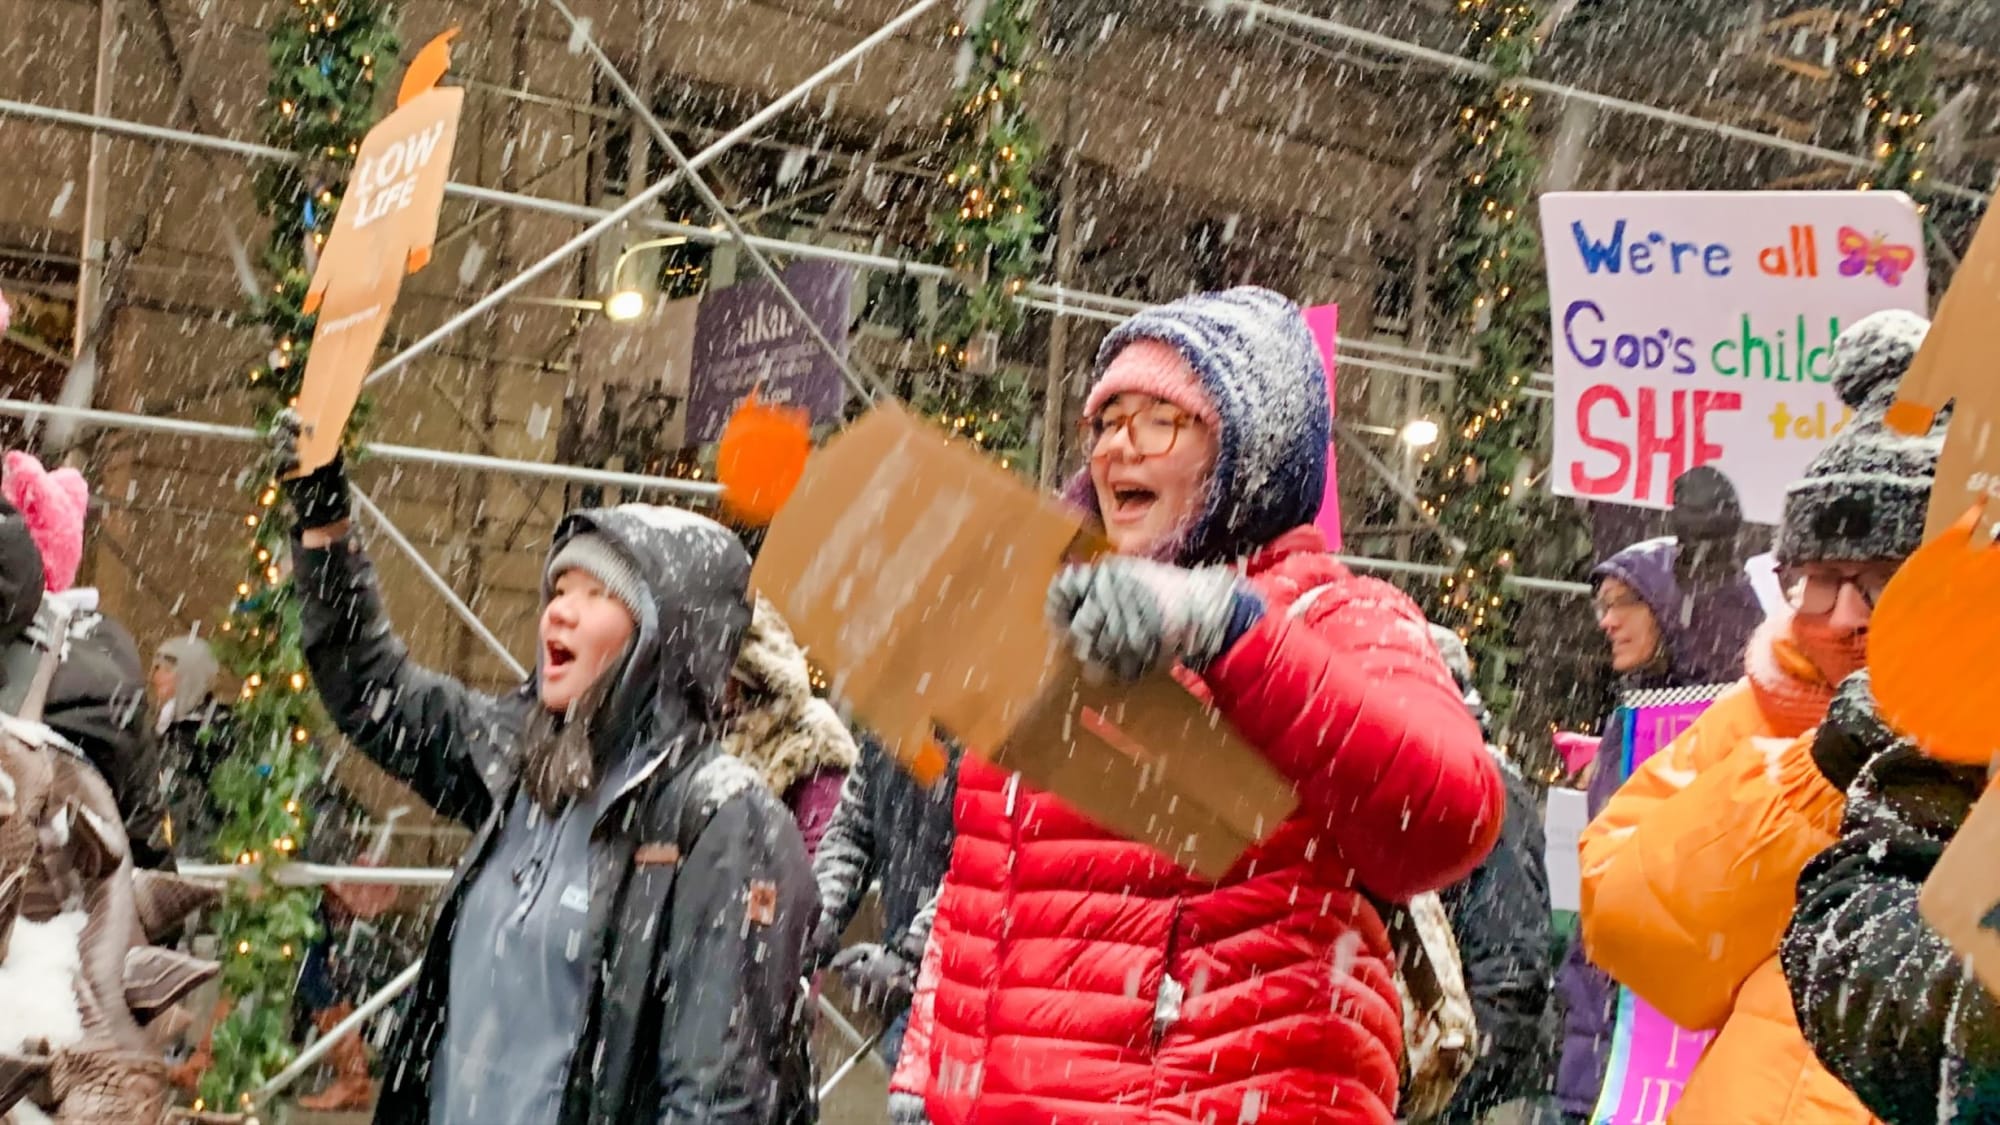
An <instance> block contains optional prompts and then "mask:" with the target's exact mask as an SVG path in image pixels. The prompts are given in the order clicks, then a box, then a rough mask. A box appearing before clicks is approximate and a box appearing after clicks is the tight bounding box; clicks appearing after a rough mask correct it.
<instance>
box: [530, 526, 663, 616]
mask: <svg viewBox="0 0 2000 1125" xmlns="http://www.w3.org/2000/svg"><path fill="white" fill-rule="evenodd" d="M572 570H581V571H583V572H584V573H586V574H588V575H590V576H591V577H592V578H595V579H597V580H598V581H599V582H602V583H604V588H605V590H606V591H608V592H609V593H610V594H611V596H612V597H614V598H617V599H618V600H619V601H621V602H623V603H624V604H625V608H626V610H627V611H629V612H630V613H631V614H632V620H634V621H643V620H644V619H645V615H646V608H647V607H648V606H650V605H652V598H651V597H649V596H648V595H647V593H646V583H645V581H644V580H643V579H641V578H640V577H639V568H638V567H636V566H633V565H632V560H630V559H628V558H626V557H625V552H623V551H621V550H619V549H618V546H617V545H616V544H614V543H613V542H612V541H611V540H610V539H608V538H606V537H605V536H603V535H599V534H597V533H596V532H592V531H586V532H584V533H582V534H580V535H574V536H571V537H570V539H569V541H568V542H566V543H564V544H563V545H562V549H561V550H559V551H557V552H556V553H555V557H554V558H552V559H550V560H549V569H548V571H547V572H546V573H545V575H544V577H543V579H542V601H543V602H544V603H546V602H547V601H548V600H549V598H550V597H551V596H552V595H553V594H554V593H555V588H556V579H558V578H561V577H562V576H563V574H564V573H565V572H567V571H572Z"/></svg>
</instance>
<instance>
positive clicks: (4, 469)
mask: <svg viewBox="0 0 2000 1125" xmlns="http://www.w3.org/2000/svg"><path fill="white" fill-rule="evenodd" d="M89 504H90V486H89V485H88V484H87V483H85V481H84V479H83V475H82V474H81V473H79V472H77V471H76V470H75V469H57V470H55V471H53V472H51V471H49V470H48V469H46V468H44V467H43V466H42V463H41V462H40V461H37V460H36V459H35V458H34V457H33V456H32V455H30V454H27V453H23V452H21V451H19V450H13V451H10V452H9V453H7V454H6V456H5V457H0V566H4V567H5V568H6V572H5V574H4V575H0V711H4V712H7V713H8V714H13V713H15V711H16V710H17V708H19V706H20V703H21V699H22V698H23V697H24V696H25V695H26V692H27V686H28V681H29V680H31V679H32V678H33V676H32V672H33V668H34V666H35V664H36V663H37V662H38V661H39V657H38V655H37V654H36V651H35V644H34V642H33V641H31V640H30V639H29V633H30V632H31V629H30V627H31V626H32V625H33V624H34V622H35V620H36V617H37V615H38V614H40V613H41V611H42V608H43V603H44V601H45V600H50V599H61V600H62V601H63V602H64V603H66V605H67V607H68V608H69V610H70V613H71V617H70V631H69V650H68V654H67V655H66V656H65V657H64V659H63V662H62V663H61V664H60V665H58V666H57V668H56V674H55V679H54V680H53V681H52V682H51V683H50V684H49V696H48V701H47V703H46V705H45V707H44V711H43V716H42V717H43V721H45V722H46V723H48V725H49V726H50V727H51V728H53V729H54V730H55V731H56V733H58V734H60V735H62V736H63V737H64V738H66V739H68V740H69V741H70V742H71V743H72V744H73V745H75V746H76V748H77V749H79V750H81V751H83V753H84V756H85V757H87V758H89V759H90V761H91V764H92V765H94V766H96V767H97V771H98V772H99V773H101V774H103V775H104V780H105V782H106V783H107V784H109V785H110V786H111V795H112V796H113V797H114V798H115V799H116V800H117V802H118V808H119V810H120V811H122V812H123V813H124V814H125V832H126V835H127V836H128V837H129V838H130V840H131V842H132V857H133V860H134V861H135V862H136V863H137V864H138V865H139V866H141V867H158V866H165V865H166V864H167V863H168V862H169V861H170V857H169V856H168V853H167V850H166V839H165V836H164V834H163V832H162V820H163V816H162V809H163V804H162V800H161V796H160V788H159V759H158V753H157V750H156V748H155V747H154V744H153V738H152V732H151V730H150V729H149V725H148V723H147V722H146V706H145V703H146V676H145V669H144V666H143V665H142V664H141V663H140V660H139V646H138V645H137V644H136V643H135V642H134V641H133V639H132V634H131V633H130V632H129V631H128V630H127V629H126V628H125V627H124V626H123V625H121V624H119V623H118V622H117V621H115V620H113V619H111V618H109V617H106V616H104V615H103V614H101V613H99V612H98V609H97V591H96V590H93V589H88V588H81V589H79V588H77V587H76V576H77V570H78V568H79V567H80V566H81V564H82V562H83V524H84V517H85V515H86V513H87V512H88V510H89Z"/></svg>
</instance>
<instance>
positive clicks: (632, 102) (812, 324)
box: [548, 0, 936, 402]
mask: <svg viewBox="0 0 2000 1125" xmlns="http://www.w3.org/2000/svg"><path fill="white" fill-rule="evenodd" d="M548 3H549V6H550V7H552V8H554V9H555V10H556V11H557V12H559V13H560V14H561V15H562V17H563V19H565V20H568V21H569V26H570V36H571V42H573V43H581V44H582V45H583V47H584V49H585V50H587V51H589V52H590V57H591V59H592V60H593V61H594V62H596V63H597V69H599V70H601V71H603V72H604V76H605V77H607V78H609V79H610V80H611V84H612V85H613V86H615V87H617V89H618V94H619V96H620V97H622V98H624V99H625V104H626V105H627V106H628V107H630V108H631V110H632V112H633V113H635V114H637V115H638V117H639V120H640V122H641V123H643V124H644V125H645V126H646V128H647V130H648V131H650V132H651V133H652V134H653V143H654V144H657V145H659V146H660V151H662V152H664V153H666V154H667V157H668V159H670V160H672V161H673V162H674V164H675V165H676V168H677V171H678V172H679V174H680V175H682V176H685V177H686V178H687V182H688V186H689V187H691V188H693V189H694V190H695V194H697V195H699V196H701V201H702V202H703V203H705V204H707V205H708V209H709V210H710V211H712V212H714V214H715V217H716V218H717V219H720V220H721V221H722V225H723V226H724V227H727V228H728V230H729V235H730V237H731V238H733V239H735V240H736V244H737V245H738V246H741V247H742V248H743V252H744V253H745V254H748V255H750V261H751V262H752V263H754V264H755V265H756V267H757V272H759V273H761V274H763V275H764V280H766V281H768V282H770V283H771V285H772V286H773V287H774V288H776V289H777V291H778V296H779V298H781V299H782V300H783V301H784V302H785V305H786V307H788V308H790V309H791V310H792V315H793V316H796V317H798V318H799V327H801V328H803V329H805V330H806V334H807V335H809V336H811V337H812V339H813V343H814V344H815V345H817V346H818V347H819V350H820V351H822V352H824V353H825V354H826V357H827V358H828V359H830V360H832V361H833V365H834V366H835V367H837V368H839V369H840V374H841V377H842V378H844V379H846V380H847V385H848V387H849V389H851V390H852V391H853V392H854V394H855V396H856V397H858V398H860V399H861V401H863V402H874V401H875V400H876V399H877V398H878V397H880V392H879V391H877V389H876V388H875V387H873V386H871V385H870V384H869V383H868V382H866V381H864V380H863V379H862V378H861V376H860V375H859V374H857V373H856V372H855V370H854V365H853V364H851V363H849V362H848V358H847V354H846V353H845V352H843V351H841V350H840V349H839V348H836V347H834V346H833V342H832V341H831V340H828V339H827V338H826V333H825V332H824V331H823V330H821V328H820V326H819V320H818V318H816V317H814V316H813V315H812V313H810V312H807V311H806V307H805V305H804V304H803V303H801V302H800V301H799V297H798V294H796V293H794V292H792V287H791V286H790V285H787V284H785V279H784V276H783V275H782V274H780V273H779V272H778V268H777V267H776V266H773V265H772V264H771V259H769V258H767V257H765V256H764V252H763V251H762V250H759V249H757V247H756V246H755V245H753V244H752V243H751V241H750V234H749V232H748V231H746V230H744V229H743V224H741V223H739V222H737V221H736V216H735V215H732V214H730V212H729V208H728V207H727V206H725V205H724V204H723V202H722V199H721V197H720V196H718V195H716V194H715V190H714V189H713V188H710V187H709V186H708V181H707V180H704V179H702V177H701V165H700V164H698V163H696V161H697V160H700V158H701V157H700V156H699V155H698V156H697V157H696V158H695V159H694V160H690V159H688V156H687V154H686V153H684V152H682V151H681V146H680V145H678V144H676V143H674V138H673V136H672V135H671V134H669V133H668V132H667V129H666V126H664V125H661V124H660V119H659V117H657V116H656V115H655V114H654V113H653V108H652V107H651V106H649V105H647V104H646V99H644V98H642V97H640V96H639V92H638V91H637V90H634V89H633V88H632V84H631V83H630V82H627V81H626V80H625V75H624V74H623V73H621V72H620V71H619V69H618V67H617V66H615V65H614V64H613V63H612V61H611V59H610V56H608V55H606V54H605V53H604V48H602V47H600V46H598V45H597V38H596V37H595V36H593V35H592V34H591V33H590V23H589V21H587V20H580V19H578V18H576V13H575V12H572V11H570V8H569V5H568V4H565V3H563V0H548ZM935 3H936V0H920V2H919V3H917V4H914V5H912V6H911V7H910V8H909V10H908V11H906V12H904V13H903V14H902V16H900V17H898V19H899V20H908V19H912V18H914V17H916V16H917V15H919V14H921V13H922V12H923V11H925V10H927V9H929V8H930V7H932V6H933V5H934V4H935ZM817 77H818V76H815V77H814V78H812V79H808V80H807V82H806V84H805V86H802V87H800V89H799V92H803V91H804V90H806V89H810V88H811V86H812V85H813V84H814V83H815V82H816V81H817ZM790 96H791V95H789V94H787V95H786V97H790ZM781 100H782V99H781ZM721 143H722V142H720V141H718V142H717V143H716V145H710V146H709V147H708V148H707V149H704V150H702V154H703V155H705V154H707V153H709V152H712V151H714V150H715V149H716V147H717V145H719V144H721ZM673 178H674V177H673V176H671V175H670V176H668V177H667V179H668V180H669V181H671V180H672V179H673Z"/></svg>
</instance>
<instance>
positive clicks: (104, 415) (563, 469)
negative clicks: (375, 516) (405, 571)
mask: <svg viewBox="0 0 2000 1125" xmlns="http://www.w3.org/2000/svg"><path fill="white" fill-rule="evenodd" d="M0 415H7V416H12V417H16V418H66V419H71V420H73V421H76V422H80V423H82V424H84V425H86V426H95V427H101V428H104V429H111V430H138V431H142V432H147V433H157V434H173V435H176V436H179V437H194V438H208V439H212V440H216V441H233V442H240V443H247V444H256V443H258V442H262V441H264V440H265V439H264V437H263V436H262V435H260V434H259V433H258V432H257V431H256V430H253V429H251V428H250V427H248V426H225V425H221V424H219V423H215V422H190V421H187V420H185V419H181V418H155V417H153V416H151V415H149V414H121V413H119V412H118V411H115V410H86V409H82V408H79V407H68V406H57V405H54V404H51V403H46V402H26V401H23V400H21V399H0ZM362 449H363V450H364V451H365V452H366V453H367V454H368V455H369V456H370V457H372V458H375V459H378V460H382V461H397V462H402V463H405V464H416V465H437V466H440V467H444V468H452V469H470V470H472V471H475V472H489V473H511V474H513V475H515V476H524V477H540V478H542V479H544V480H559V481H566V482H569V483H572V484H595V485H602V486H604V487H608V488H631V489H644V490H646V491H651V492H667V493H671V494H674V495H677V496H686V497H689V498H691V499H695V500H704V501H705V500H712V499H714V498H715V497H717V496H719V495H721V494H722V486H721V485H719V484H714V483H710V482H707V481H692V480H676V479H674V478H672V477H649V476H644V475H642V474H639V473H620V472H614V471H612V470H609V469H586V468H579V467H577V466H574V465H551V464H546V463H544V462H541V461H516V460H512V459H510V458H506V457H488V456H486V455H485V454H482V453H452V452H449V451H446V450H439V449H424V448H421V447H418V446H413V445H390V444H387V443H385V442H369V443H367V444H366V445H364V446H362Z"/></svg>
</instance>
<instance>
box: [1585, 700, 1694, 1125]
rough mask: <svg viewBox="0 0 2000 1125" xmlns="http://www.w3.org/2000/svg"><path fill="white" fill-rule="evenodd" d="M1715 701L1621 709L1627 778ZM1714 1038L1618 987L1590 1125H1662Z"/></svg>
mask: <svg viewBox="0 0 2000 1125" xmlns="http://www.w3.org/2000/svg"><path fill="white" fill-rule="evenodd" d="M1712 701H1713V700H1712V697H1711V698H1698V699H1678V700H1674V701H1672V702H1667V703H1656V704H1652V705H1649V706H1644V707H1626V708H1623V709H1622V713H1623V715H1624V717H1625V774H1626V776H1627V777H1629V776H1631V774H1632V771H1633V770H1636V769H1638V768H1639V767H1640V766H1642V765H1644V764H1645V763H1646V760H1647V759H1648V758H1651V757H1652V756H1653V755H1655V754H1657V753H1659V752H1660V751H1662V750H1664V749H1666V748H1667V746H1668V744H1670V743H1672V742H1673V740H1674V739H1676V738H1678V737H1680V734H1681V732H1682V731H1684V730H1686V729H1687V728H1689V727H1691V726H1693V725H1694V721H1695V719H1697V718H1699V717H1700V716H1701V713H1702V712H1703V711H1706V710H1707V709H1708V705H1709V703H1710V702H1712ZM1713 1038H1715V1033H1714V1032H1711V1031H1684V1030H1682V1029H1681V1028H1679V1027H1676V1026H1675V1025H1674V1023H1673V1021H1672V1020H1669V1019H1668V1018H1667V1017H1665V1016H1663V1015H1661V1014H1660V1013H1659V1011H1658V1010H1657V1009H1655V1008H1654V1007H1653V1006H1652V1005H1651V1004H1648V1003H1646V1002H1645V1001H1644V1000H1641V999H1639V998H1638V997H1637V996H1634V995H1632V993H1631V992H1630V991H1629V990H1627V989H1623V988H1621V989H1619V990H1618V1022H1617V1023H1616V1025H1614V1027H1613V1029H1612V1032H1611V1055H1610V1059H1609V1061H1608V1063H1607V1065H1606V1066H1605V1069H1604V1092H1603V1093H1602V1094H1601V1095H1599V1097H1598V1099H1597V1110H1596V1112H1594V1113H1592V1114H1591V1117H1590V1120H1591V1125H1661V1123H1662V1122H1664V1121H1665V1120H1666V1118H1667V1113H1668V1111H1669V1110H1671V1109H1673V1106H1674V1103H1675V1102H1677V1101H1679V1100H1680V1096H1681V1091H1682V1090H1683V1089H1685V1088H1686V1086H1687V1079H1688V1075H1689V1074H1691V1073H1693V1071H1694V1064H1695V1062H1696V1061H1697V1060H1699V1059H1700V1058H1701V1053H1702V1052H1703V1051H1705V1050H1707V1049H1708V1041H1709V1040H1711V1039H1713Z"/></svg>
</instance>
